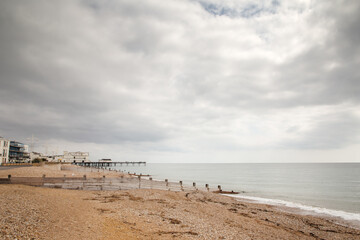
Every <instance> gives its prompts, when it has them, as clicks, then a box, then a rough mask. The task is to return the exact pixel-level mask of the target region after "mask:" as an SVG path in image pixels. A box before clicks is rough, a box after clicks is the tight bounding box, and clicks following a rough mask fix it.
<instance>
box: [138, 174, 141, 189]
mask: <svg viewBox="0 0 360 240" xmlns="http://www.w3.org/2000/svg"><path fill="white" fill-rule="evenodd" d="M138 178H139V189H140V188H141V176H138Z"/></svg>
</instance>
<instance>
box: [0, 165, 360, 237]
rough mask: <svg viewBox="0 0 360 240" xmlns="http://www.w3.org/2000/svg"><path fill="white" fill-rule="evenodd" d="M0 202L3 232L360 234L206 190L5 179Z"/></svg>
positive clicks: (38, 171) (50, 170)
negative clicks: (81, 187) (55, 185)
mask: <svg viewBox="0 0 360 240" xmlns="http://www.w3.org/2000/svg"><path fill="white" fill-rule="evenodd" d="M8 174H11V175H12V176H42V174H46V175H47V176H63V175H64V174H67V175H69V176H70V175H72V174H74V175H73V176H82V175H83V174H84V173H83V172H81V171H79V170H77V169H76V170H74V169H71V168H69V169H66V170H63V171H61V170H60V167H59V166H43V167H29V168H17V169H7V170H1V171H0V177H6V176H7V175H8ZM86 174H87V176H89V173H86ZM91 174H93V175H92V176H94V177H99V176H102V175H104V173H97V172H94V173H91ZM105 174H106V175H107V176H110V175H114V176H115V175H117V176H119V173H114V172H105ZM97 175H99V176H97ZM89 177H90V176H89ZM0 202H1V208H0V239H360V231H359V230H356V229H353V228H350V227H345V226H340V225H338V224H336V223H334V222H333V221H332V220H331V219H325V218H319V217H314V216H303V215H298V214H295V213H288V212H284V211H281V210H279V209H277V208H276V207H273V206H267V205H261V204H255V203H248V202H239V201H237V200H236V199H233V198H231V197H227V196H221V195H217V194H213V193H207V192H170V191H162V190H126V191H78V190H64V189H48V188H40V187H30V186H21V185H0Z"/></svg>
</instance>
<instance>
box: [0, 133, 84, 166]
mask: <svg viewBox="0 0 360 240" xmlns="http://www.w3.org/2000/svg"><path fill="white" fill-rule="evenodd" d="M32 150H33V149H31V151H30V150H29V145H27V144H24V143H21V142H18V141H14V140H8V139H5V138H3V137H0V165H3V164H7V163H36V162H64V163H66V162H71V163H73V162H88V161H89V153H88V152H68V151H64V153H63V154H62V155H58V154H56V155H55V154H53V155H47V154H43V153H40V152H34V151H32Z"/></svg>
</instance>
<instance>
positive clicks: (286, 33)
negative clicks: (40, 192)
mask: <svg viewBox="0 0 360 240" xmlns="http://www.w3.org/2000/svg"><path fill="white" fill-rule="evenodd" d="M32 134H33V135H34V136H35V137H37V138H38V139H39V141H38V143H37V144H36V147H35V149H34V150H37V151H43V152H45V151H46V147H45V145H46V146H47V151H48V153H52V152H58V153H61V152H62V151H63V150H69V151H88V152H90V158H91V159H92V160H97V159H99V158H112V159H113V160H119V161H120V160H122V161H131V160H139V161H140V160H141V161H148V162H284V161H286V162H309V161H313V162H327V161H339V162H342V161H345V162H349V161H358V162H359V161H360V1H356V0H351V1H310V0H298V1H296V0H284V1H283V0H278V1H277V0H273V1H265V0H263V1H261V0H258V1H248V0H146V1H140V0H104V1H95V0H93V1H91V0H83V1H81V0H61V1H48V0H32V1H28V0H1V1H0V136H3V137H6V138H9V139H15V140H19V141H24V142H28V141H27V140H26V139H27V138H29V137H31V135H32Z"/></svg>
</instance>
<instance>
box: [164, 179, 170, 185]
mask: <svg viewBox="0 0 360 240" xmlns="http://www.w3.org/2000/svg"><path fill="white" fill-rule="evenodd" d="M165 184H166V187H169V181H168V180H167V179H165Z"/></svg>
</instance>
